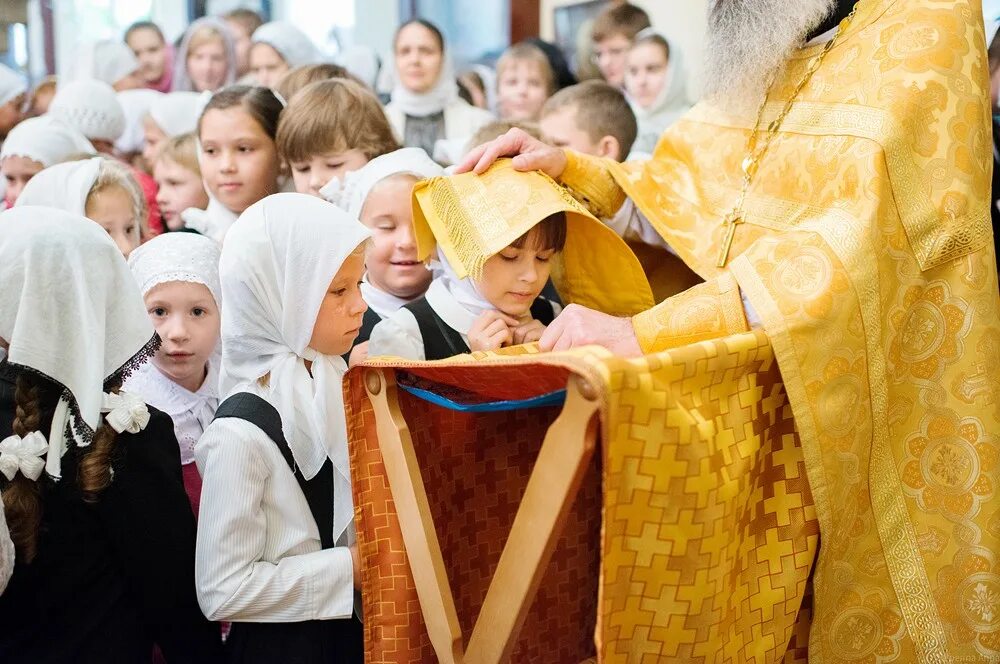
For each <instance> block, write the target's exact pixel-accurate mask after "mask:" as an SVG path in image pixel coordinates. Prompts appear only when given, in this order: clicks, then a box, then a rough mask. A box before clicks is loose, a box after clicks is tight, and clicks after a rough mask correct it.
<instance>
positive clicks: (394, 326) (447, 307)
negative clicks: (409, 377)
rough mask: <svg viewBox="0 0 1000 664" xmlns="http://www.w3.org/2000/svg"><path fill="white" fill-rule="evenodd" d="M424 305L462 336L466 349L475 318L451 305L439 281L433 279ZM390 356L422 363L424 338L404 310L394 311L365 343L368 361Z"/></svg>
mask: <svg viewBox="0 0 1000 664" xmlns="http://www.w3.org/2000/svg"><path fill="white" fill-rule="evenodd" d="M425 297H426V298H427V304H429V305H430V306H431V309H433V310H434V312H435V313H436V314H437V315H438V316H440V317H441V320H443V321H444V322H445V324H446V325H448V327H450V328H452V329H453V330H455V331H456V332H458V333H459V334H461V335H462V341H463V342H465V345H466V346H468V345H469V330H470V329H471V328H472V324H473V323H475V322H476V316H474V315H473V314H472V313H470V312H469V311H467V310H466V309H465V308H464V307H462V305H460V304H459V303H458V302H456V301H455V298H454V297H452V296H451V294H450V293H449V292H448V289H447V288H446V287H445V286H444V283H443V281H441V280H440V279H435V280H434V281H432V282H431V285H430V288H428V289H427V294H426V296H425ZM376 355H393V356H395V357H402V358H405V359H407V360H424V359H426V358H425V356H424V336H423V335H422V334H420V325H418V324H417V319H416V317H415V316H414V315H413V312H411V311H410V310H409V309H407V308H405V307H404V308H402V309H399V310H398V311H396V313H394V314H392V315H391V316H389V317H388V318H383V319H382V321H381V322H380V323H379V324H378V325H376V326H375V329H373V330H372V334H371V337H370V338H369V340H368V357H375V356H376Z"/></svg>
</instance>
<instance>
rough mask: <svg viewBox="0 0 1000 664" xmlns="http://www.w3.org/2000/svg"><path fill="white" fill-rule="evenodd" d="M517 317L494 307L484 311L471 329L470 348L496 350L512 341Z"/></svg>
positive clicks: (474, 349)
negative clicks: (512, 330) (512, 329)
mask: <svg viewBox="0 0 1000 664" xmlns="http://www.w3.org/2000/svg"><path fill="white" fill-rule="evenodd" d="M517 325H518V321H517V319H516V318H511V317H510V316H508V315H507V314H504V313H501V312H499V311H496V310H494V309H490V310H489V311H484V312H483V313H481V314H480V315H479V318H477V319H476V322H475V323H473V324H472V327H471V328H470V329H469V349H470V350H473V351H476V350H496V349H498V348H500V347H501V346H506V345H509V344H510V343H511V340H512V339H513V338H514V335H513V333H512V332H511V328H514V327H517Z"/></svg>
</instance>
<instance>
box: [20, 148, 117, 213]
mask: <svg viewBox="0 0 1000 664" xmlns="http://www.w3.org/2000/svg"><path fill="white" fill-rule="evenodd" d="M102 159H103V157H94V158H93V159H84V160H83V161H68V162H65V163H62V164H56V165H55V166H49V167H48V168H46V169H45V170H43V171H41V172H39V173H38V174H37V175H35V177H33V178H31V179H30V180H28V184H26V185H24V190H23V191H22V192H21V195H20V196H18V197H17V202H16V203H15V204H14V207H20V206H22V205H44V206H47V207H52V208H58V209H60V210H65V211H66V212H70V213H72V214H75V215H79V216H81V217H85V216H87V215H86V209H87V196H88V195H89V194H90V190H91V188H92V187H93V186H94V182H96V181H97V176H98V175H99V174H100V171H101V160H102Z"/></svg>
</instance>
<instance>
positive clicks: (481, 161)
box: [455, 128, 566, 180]
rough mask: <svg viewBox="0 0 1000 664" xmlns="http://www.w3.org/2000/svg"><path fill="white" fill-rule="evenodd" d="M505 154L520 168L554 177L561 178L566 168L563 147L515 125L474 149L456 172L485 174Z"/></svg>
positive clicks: (520, 169) (517, 168) (458, 166)
mask: <svg viewBox="0 0 1000 664" xmlns="http://www.w3.org/2000/svg"><path fill="white" fill-rule="evenodd" d="M501 157H514V168H515V169H516V170H519V171H541V172H543V173H545V174H546V175H548V176H549V177H551V178H552V179H553V180H558V179H559V176H560V175H562V174H563V171H565V170H566V153H565V152H564V151H563V150H562V148H554V147H552V146H551V145H548V144H547V143H543V142H541V141H540V140H538V139H537V138H535V137H534V136H532V135H531V134H529V133H527V132H526V131H524V130H523V129H516V128H515V129H511V130H510V131H508V132H507V133H506V134H504V135H503V136H501V137H500V138H497V139H495V140H492V141H490V142H489V143H483V144H482V145H480V146H479V147H477V148H475V149H473V150H472V152H470V153H469V154H467V155H465V158H464V159H463V160H462V161H461V162H459V164H458V165H457V166H456V167H455V173H466V172H468V171H473V172H475V173H476V174H479V173H482V172H483V171H485V170H486V169H487V168H489V167H490V166H491V165H492V164H493V162H494V161H496V160H497V159H500V158H501Z"/></svg>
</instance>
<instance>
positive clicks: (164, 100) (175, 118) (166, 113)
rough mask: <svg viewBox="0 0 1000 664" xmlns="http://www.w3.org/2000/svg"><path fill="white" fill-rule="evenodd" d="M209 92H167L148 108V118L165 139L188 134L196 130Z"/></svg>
mask: <svg viewBox="0 0 1000 664" xmlns="http://www.w3.org/2000/svg"><path fill="white" fill-rule="evenodd" d="M211 98H212V93H211V92H168V93H167V94H165V95H160V97H159V98H157V99H156V100H155V101H154V102H153V103H152V104H151V105H150V107H149V117H151V118H152V119H153V122H155V123H156V125H157V126H158V127H159V128H160V130H161V131H162V132H163V133H164V134H166V135H167V138H173V137H174V136H180V135H181V134H188V133H191V132H193V131H195V130H196V129H197V128H198V118H199V117H201V112H202V110H203V109H204V108H205V104H207V103H208V100H209V99H211Z"/></svg>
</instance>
